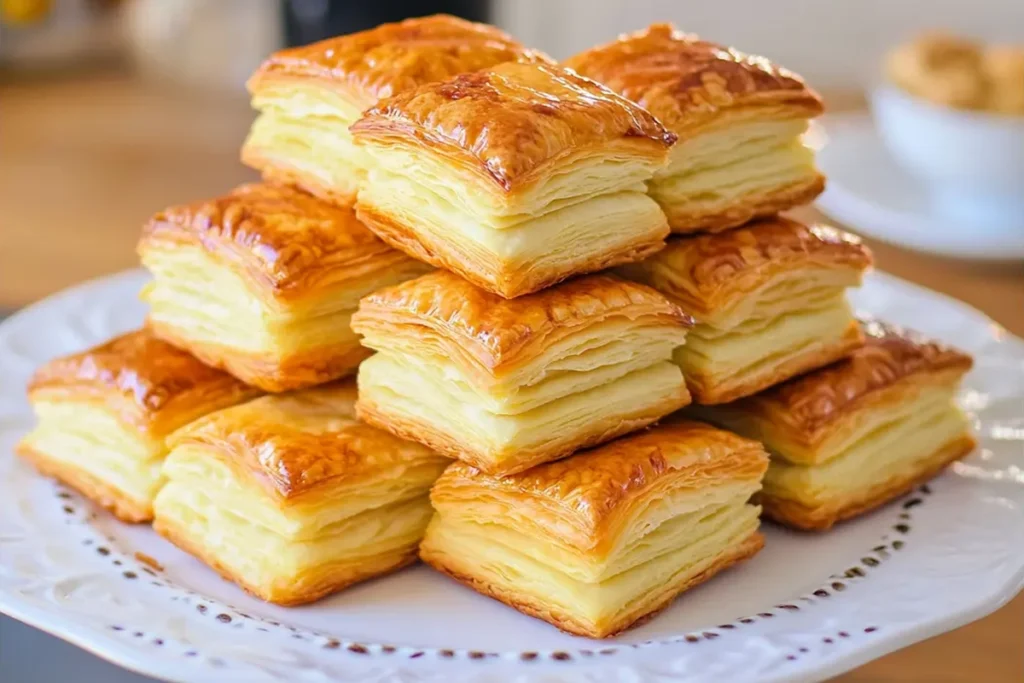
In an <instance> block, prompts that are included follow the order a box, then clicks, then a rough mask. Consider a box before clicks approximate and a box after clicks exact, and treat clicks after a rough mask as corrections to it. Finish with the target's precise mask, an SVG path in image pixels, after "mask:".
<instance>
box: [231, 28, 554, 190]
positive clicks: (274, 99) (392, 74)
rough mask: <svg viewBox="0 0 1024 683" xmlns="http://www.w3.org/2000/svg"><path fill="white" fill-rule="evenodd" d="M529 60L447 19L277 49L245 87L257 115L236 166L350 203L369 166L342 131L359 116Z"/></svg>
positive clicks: (498, 37) (488, 31)
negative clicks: (403, 96) (437, 85)
mask: <svg viewBox="0 0 1024 683" xmlns="http://www.w3.org/2000/svg"><path fill="white" fill-rule="evenodd" d="M528 54H533V53H532V52H531V51H528V50H526V49H525V48H524V47H523V46H522V45H521V44H519V43H518V42H516V41H515V40H513V39H512V38H511V37H510V36H508V35H507V34H505V33H503V32H501V31H499V30H498V29H496V28H494V27H493V26H488V25H486V24H476V23H472V22H468V21H464V20H462V19H458V18H456V17H451V16H447V15H434V16H430V17H422V18H417V19H408V20H406V21H403V22H399V23H392V24H382V25H380V26H378V27H376V28H374V29H371V30H368V31H360V32H358V33H352V34H348V35H343V36H338V37H335V38H329V39H327V40H323V41H320V42H318V43H313V44H311V45H305V46H302V47H296V48H289V49H286V50H281V51H278V52H276V53H274V54H273V55H271V56H270V58H268V59H267V60H266V61H265V62H264V63H263V65H262V66H260V68H259V69H258V70H257V71H256V73H255V74H253V76H252V78H251V79H250V80H249V83H248V87H249V90H250V92H251V93H252V104H253V107H255V108H256V109H257V110H259V112H260V115H259V116H258V117H257V119H256V121H255V123H254V124H253V127H252V130H251V131H250V133H249V136H248V138H247V139H246V141H245V144H244V145H243V147H242V161H243V162H244V163H246V164H247V165H249V166H252V167H253V168H256V169H258V170H260V171H261V172H262V173H263V176H264V177H265V178H267V179H271V180H276V181H284V182H288V183H290V184H293V185H296V186H298V187H301V188H303V189H304V190H306V191H308V192H311V193H312V194H315V195H317V196H318V197H320V198H322V199H325V200H328V201H332V202H336V203H340V204H346V203H351V202H352V201H354V200H355V197H356V191H357V190H358V188H359V186H360V185H361V184H363V183H364V181H365V175H366V168H367V160H366V159H365V158H364V157H363V155H362V154H361V152H360V151H359V150H358V149H356V148H355V147H354V146H353V142H352V137H351V135H350V134H349V132H348V127H349V126H350V125H352V123H354V122H355V121H356V119H358V118H359V114H360V112H362V111H363V110H364V109H366V108H368V107H370V106H372V105H373V104H376V102H377V101H378V100H379V99H381V98H385V97H390V96H391V95H395V94H397V93H399V92H401V91H403V90H407V89H409V88H413V87H416V86H418V85H423V84H425V83H432V82H436V81H443V80H445V79H447V78H450V77H452V76H455V75H457V74H460V73H465V72H470V71H476V70H478V69H483V68H486V67H489V66H493V65H494V64H498V63H500V62H504V61H508V60H514V59H517V58H520V57H524V56H526V55H528ZM536 58H539V59H543V57H542V56H541V55H539V54H537V55H536Z"/></svg>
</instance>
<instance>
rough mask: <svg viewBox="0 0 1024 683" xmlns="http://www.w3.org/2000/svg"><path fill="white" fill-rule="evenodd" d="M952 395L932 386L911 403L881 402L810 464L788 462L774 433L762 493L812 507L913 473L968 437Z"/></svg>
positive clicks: (822, 448) (831, 440) (824, 447)
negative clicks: (769, 463) (946, 447)
mask: <svg viewBox="0 0 1024 683" xmlns="http://www.w3.org/2000/svg"><path fill="white" fill-rule="evenodd" d="M955 396H956V386H934V387H929V388H926V389H924V390H923V391H921V392H920V394H919V395H918V396H917V397H916V398H915V399H913V400H904V401H892V402H884V403H882V402H880V403H879V406H878V407H877V408H875V409H873V410H870V411H864V412H863V413H862V414H861V415H858V416H857V418H856V420H854V421H853V423H852V424H851V426H850V427H848V428H844V429H841V430H837V431H836V433H835V434H834V435H833V437H832V438H829V439H828V440H827V441H825V442H824V443H823V444H822V445H821V446H820V447H819V448H818V449H816V451H815V456H814V459H815V462H814V463H810V464H808V463H806V461H804V463H803V464H795V463H793V462H790V461H789V460H788V459H787V454H788V453H790V452H792V451H794V449H793V448H792V446H791V444H788V443H786V441H785V440H784V439H781V440H780V439H779V438H778V436H777V435H776V436H774V437H769V438H768V439H766V440H765V446H766V447H767V448H768V450H769V451H771V453H772V460H771V465H770V466H769V468H768V473H767V474H766V475H765V482H764V492H765V495H768V496H773V497H778V498H785V499H788V500H794V501H797V502H799V503H801V504H803V505H805V506H807V507H812V508H813V507H819V506H822V505H827V504H829V503H831V502H832V501H834V500H836V499H843V498H849V497H851V496H855V495H856V494H857V493H858V492H861V491H866V490H869V489H871V488H873V487H876V486H878V485H880V484H884V483H885V482H887V481H890V480H894V479H898V478H900V477H901V476H904V475H905V474H906V473H907V472H908V471H915V469H916V465H918V464H921V463H923V462H924V461H927V460H930V459H932V458H933V457H934V456H935V455H936V454H937V453H939V452H940V451H942V449H943V448H944V447H945V446H947V445H948V444H951V443H953V442H955V441H957V440H959V439H962V438H964V437H966V436H967V435H969V434H970V425H969V424H968V420H967V416H966V415H964V413H963V412H962V411H961V410H960V409H959V408H958V407H957V405H956V402H955ZM798 449H799V447H798V448H797V450H798ZM797 457H799V455H797ZM805 458H806V456H805Z"/></svg>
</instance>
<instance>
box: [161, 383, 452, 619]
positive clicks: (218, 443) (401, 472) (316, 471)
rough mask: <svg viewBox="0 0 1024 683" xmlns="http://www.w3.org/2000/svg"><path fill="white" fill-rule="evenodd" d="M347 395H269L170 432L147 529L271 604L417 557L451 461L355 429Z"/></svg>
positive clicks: (349, 387) (348, 391) (341, 387)
mask: <svg viewBox="0 0 1024 683" xmlns="http://www.w3.org/2000/svg"><path fill="white" fill-rule="evenodd" d="M355 398H356V390H355V386H354V385H353V384H352V383H351V382H344V383H340V384H336V385H329V386H326V387H322V388H318V389H310V390H307V391H302V392H293V393H290V394H284V395H277V396H268V397H264V398H263V399H257V400H255V401H252V402H250V403H247V404H243V405H240V406H236V407H234V408H231V409H228V410H224V411H220V412H219V413H214V414H212V415H210V416H208V417H207V418H206V419H204V420H200V421H198V422H196V423H194V424H192V425H190V426H189V427H187V428H186V429H185V430H183V431H181V432H179V433H177V434H175V436H174V438H173V440H172V442H171V444H172V450H171V453H170V455H169V456H168V457H167V461H166V463H165V465H164V475H165V476H166V477H167V480H168V483H167V485H166V486H164V488H163V489H162V490H161V491H160V493H159V495H158V496H157V498H156V501H155V502H154V512H155V518H156V522H155V527H156V528H157V530H158V531H159V532H160V533H162V534H164V535H165V536H167V537H168V538H170V539H171V540H172V541H173V542H175V543H176V544H178V545H180V546H182V547H183V548H185V549H187V550H189V551H190V552H193V553H195V554H196V555H198V556H199V557H201V558H202V559H204V561H206V562H207V563H209V564H211V566H213V567H214V568H215V569H217V570H218V571H219V572H221V573H222V574H223V575H225V576H226V577H227V578H229V579H231V580H233V581H236V582H237V583H239V584H240V585H242V586H243V587H244V588H246V589H247V590H249V591H250V592H252V593H254V594H255V595H257V596H259V597H261V598H263V599H265V600H268V601H271V602H275V603H279V604H299V603H304V602H309V601H312V600H316V599H318V598H319V597H322V596H323V595H326V594H328V593H330V592H334V591H336V590H339V589H340V588H342V587H344V586H347V585H350V584H352V583H354V582H356V581H361V580H363V579H366V578H370V577H372V576H376V575H378V574H380V573H383V572H386V571H390V570H391V569H395V568H397V567H400V566H403V565H405V564H408V563H409V562H411V561H413V559H414V558H415V549H416V545H417V544H418V542H419V540H420V538H421V537H422V535H423V530H424V529H425V528H426V525H427V522H428V521H429V518H430V514H431V510H430V504H429V500H428V498H427V493H428V491H429V488H430V486H431V485H432V484H433V483H434V481H435V480H436V478H437V477H438V476H439V475H440V474H441V471H442V470H443V469H444V467H445V465H446V464H447V462H446V460H445V459H444V458H442V457H440V456H438V455H436V454H434V453H431V452H430V451H429V450H427V449H426V448H423V447H422V446H420V445H418V444H415V443H410V442H407V441H402V440H400V439H397V438H395V437H393V436H391V435H390V434H387V433H384V432H381V431H379V430H376V429H373V428H372V427H370V426H368V425H365V424H362V423H360V422H359V421H358V420H356V419H355V408H354V403H355Z"/></svg>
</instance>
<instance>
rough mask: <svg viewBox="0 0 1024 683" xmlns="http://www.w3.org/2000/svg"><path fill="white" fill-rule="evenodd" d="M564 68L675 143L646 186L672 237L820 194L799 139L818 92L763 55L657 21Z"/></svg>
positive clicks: (820, 183)
mask: <svg viewBox="0 0 1024 683" xmlns="http://www.w3.org/2000/svg"><path fill="white" fill-rule="evenodd" d="M566 65H567V66H569V67H570V68H572V69H575V70H576V71H578V72H579V73H581V74H583V75H584V76H588V77H590V78H593V79H594V80H596V81H599V82H601V83H603V84H604V85H607V86H608V87H610V88H611V89H612V90H614V91H616V92H618V93H619V94H621V95H624V96H625V97H628V98H629V99H631V100H633V101H635V102H638V103H639V104H640V105H641V106H643V107H645V108H647V109H648V110H649V111H650V112H651V113H653V114H654V115H655V116H657V117H658V119H660V120H661V122H662V123H664V124H665V126H666V127H667V128H668V129H669V130H671V131H672V132H673V133H676V134H677V135H678V136H679V143H678V144H677V145H676V146H675V147H674V148H673V149H672V154H671V158H670V160H669V163H668V165H667V166H666V167H665V168H664V169H662V170H660V171H658V173H656V174H655V176H654V179H653V180H652V181H651V182H650V183H649V188H650V193H651V196H652V197H654V199H655V200H657V202H658V203H659V204H660V205H661V207H662V209H664V211H665V213H666V214H667V215H668V220H669V223H670V224H671V226H672V231H673V232H679V233H689V232H696V231H710V232H717V231H720V230H725V229H727V228H732V227H735V226H738V225H742V224H743V223H746V222H747V221H749V220H751V219H753V218H757V217H759V216H770V215H773V214H775V213H777V212H779V211H781V210H784V209H788V208H790V207H793V206H797V205H800V204H804V203H807V202H809V201H810V200H811V199H813V198H814V197H816V196H817V195H818V194H819V193H820V192H821V191H822V190H823V189H824V187H825V180H824V178H823V177H822V175H821V174H820V173H818V171H817V169H816V168H815V165H814V155H813V152H812V151H811V149H810V148H809V147H807V146H806V145H805V144H804V143H803V142H802V141H801V137H802V136H803V134H804V132H805V131H806V130H807V125H808V121H809V120H810V119H811V118H813V117H815V116H817V115H819V114H821V112H822V110H823V108H822V103H821V99H820V98H819V97H818V95H817V94H816V93H815V92H814V91H813V90H811V89H810V88H808V87H807V85H806V84H805V83H804V82H803V80H802V79H801V78H800V77H799V76H797V75H796V74H794V73H792V72H790V71H787V70H786V69H783V68H781V67H779V66H777V65H775V64H772V63H771V62H770V61H768V60H767V59H765V58H764V57H757V56H753V55H746V54H743V53H742V52H739V51H737V50H734V49H732V48H727V47H723V46H721V45H716V44H715V43H710V42H708V41H705V40H701V39H700V38H699V37H697V36H695V35H691V34H686V33H683V32H681V31H678V30H676V29H675V28H674V27H673V26H671V25H668V24H655V25H653V26H651V27H650V28H647V29H645V30H643V31H639V32H637V33H632V34H625V35H622V36H620V37H619V39H618V40H616V41H615V42H612V43H609V44H607V45H602V46H600V47H595V48H593V49H591V50H587V51H586V52H583V53H581V54H578V55H576V56H575V57H572V58H570V59H569V60H568V61H567V62H566Z"/></svg>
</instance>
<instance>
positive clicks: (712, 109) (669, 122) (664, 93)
mask: <svg viewBox="0 0 1024 683" xmlns="http://www.w3.org/2000/svg"><path fill="white" fill-rule="evenodd" d="M565 65H566V66H568V67H569V68H571V69H575V70H576V71H578V72H579V73H581V74H583V75H584V76H587V77H589V78H593V79H594V80H596V81H599V82H601V83H603V84H605V85H607V86H608V87H609V88H611V89H612V90H614V91H615V92H617V93H619V94H621V95H623V96H625V97H628V98H629V99H631V100H633V101H634V102H637V103H639V104H640V105H641V106H643V107H645V108H646V109H648V110H649V111H650V112H651V113H653V114H654V115H655V116H657V117H658V118H659V119H660V120H661V121H662V123H664V124H665V125H666V126H668V128H669V129H670V130H673V131H675V132H682V131H684V130H685V129H686V127H687V126H689V125H692V124H694V123H699V122H701V121H703V120H705V119H706V118H707V117H708V116H709V115H713V114H715V113H717V112H719V111H721V110H723V109H727V108H733V107H752V106H764V105H768V106H773V105H775V106H777V105H784V106H787V107H796V108H799V109H800V110H802V111H801V112H800V113H801V114H802V115H804V116H808V117H810V116H816V115H818V114H820V113H821V112H822V110H823V107H822V103H821V98H819V97H818V95H817V93H815V92H814V91H813V90H811V89H810V88H809V87H807V85H806V84H805V83H804V81H803V79H801V78H800V77H799V76H797V75H796V74H794V73H792V72H790V71H788V70H786V69H783V68H782V67H780V66H778V65H776V64H773V63H771V62H770V61H768V60H767V59H765V58H764V57H757V56H754V55H746V54H743V53H742V52H739V51H737V50H734V49H732V48H728V47H723V46H721V45H716V44H715V43H710V42H708V41H706V40H701V39H700V38H699V37H697V36H695V35H692V34H688V33H683V32H682V31H679V30H677V29H676V28H675V27H674V26H672V25H671V24H654V25H652V26H650V27H649V28H646V29H644V30H642V31H637V32H636V33H629V34H623V35H621V36H619V38H618V40H616V41H614V42H611V43H608V44H607V45H601V46H598V47H595V48H591V49H590V50H587V51H586V52H582V53H580V54H578V55H576V56H574V57H571V58H570V59H568V60H567V61H566V62H565Z"/></svg>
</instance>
